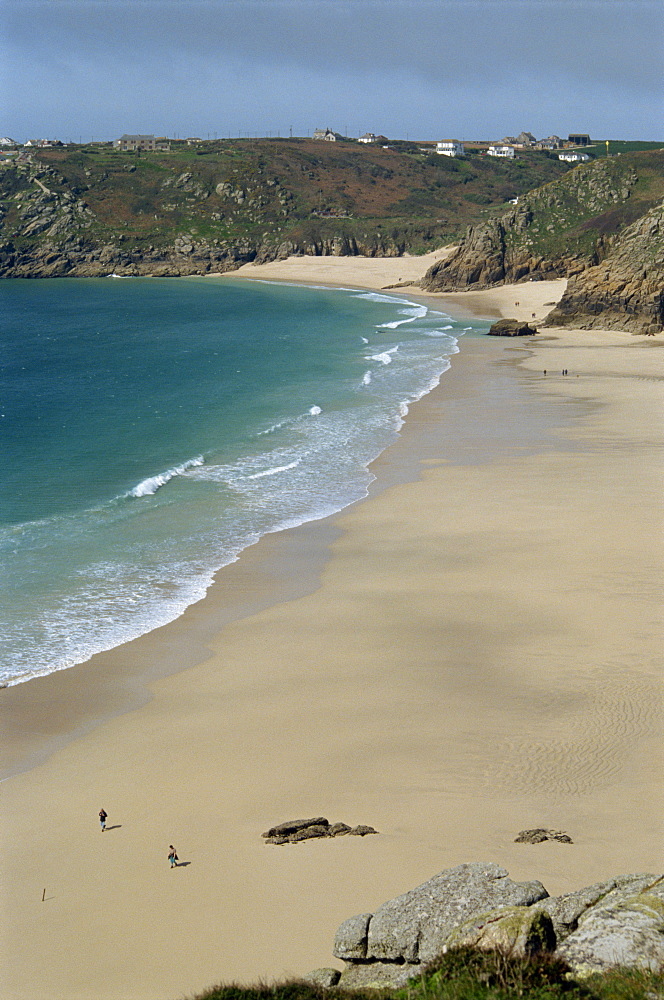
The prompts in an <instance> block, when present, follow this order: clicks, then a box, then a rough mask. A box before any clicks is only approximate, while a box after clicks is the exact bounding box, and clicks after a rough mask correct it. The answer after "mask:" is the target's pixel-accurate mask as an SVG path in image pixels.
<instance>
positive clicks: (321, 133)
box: [314, 128, 337, 142]
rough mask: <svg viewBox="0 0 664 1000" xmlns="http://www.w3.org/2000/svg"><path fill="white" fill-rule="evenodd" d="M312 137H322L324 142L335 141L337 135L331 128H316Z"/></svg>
mask: <svg viewBox="0 0 664 1000" xmlns="http://www.w3.org/2000/svg"><path fill="white" fill-rule="evenodd" d="M314 139H323V140H325V142H336V141H337V137H336V135H335V133H334V132H333V131H332V129H331V128H317V129H315V131H314Z"/></svg>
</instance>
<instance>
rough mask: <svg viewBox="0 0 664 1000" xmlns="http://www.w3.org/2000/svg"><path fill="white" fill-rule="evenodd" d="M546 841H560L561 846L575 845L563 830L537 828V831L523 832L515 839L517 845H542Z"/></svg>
mask: <svg viewBox="0 0 664 1000" xmlns="http://www.w3.org/2000/svg"><path fill="white" fill-rule="evenodd" d="M545 840H558V841H559V842H560V843H561V844H573V843H574V841H573V840H572V838H571V837H570V836H569V835H568V834H566V833H564V832H563V831H562V830H544V829H543V828H542V827H537V828H536V829H535V830H522V831H521V833H520V834H519V835H518V836H517V837H515V838H514V843H515V844H542V843H543V842H544V841H545Z"/></svg>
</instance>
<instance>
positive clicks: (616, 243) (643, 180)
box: [422, 152, 664, 333]
mask: <svg viewBox="0 0 664 1000" xmlns="http://www.w3.org/2000/svg"><path fill="white" fill-rule="evenodd" d="M662 167H664V154H662V153H661V152H658V153H649V154H646V155H645V156H644V157H642V158H640V157H639V156H634V157H632V158H628V157H615V158H614V159H608V160H597V161H595V162H594V163H588V164H584V165H582V166H580V167H577V168H576V169H574V170H573V171H571V172H570V173H569V174H568V175H566V176H565V177H563V178H561V179H560V180H558V181H555V182H553V183H550V184H547V185H545V186H543V187H541V188H538V189H536V190H534V191H531V192H530V193H529V194H527V195H526V196H525V197H524V198H523V199H521V200H520V202H519V204H518V205H517V206H516V207H514V208H513V209H511V210H510V211H509V212H508V213H506V214H505V215H503V216H502V217H500V218H497V219H491V220H489V221H487V222H486V223H484V224H483V225H480V226H471V227H470V228H469V230H468V232H467V233H466V235H465V237H464V239H463V240H462V241H461V243H460V245H459V247H458V249H457V250H456V252H455V253H454V254H452V255H451V256H450V257H448V258H447V259H445V260H443V261H441V262H440V263H437V264H435V265H434V266H433V267H432V268H430V269H429V271H428V272H427V274H426V276H425V278H424V280H423V282H422V288H423V289H425V290H426V291H432V292H451V291H458V290H459V289H461V290H463V289H483V288H491V287H493V286H495V285H500V284H507V283H513V282H520V281H533V280H540V279H547V278H556V277H566V278H568V279H569V285H568V289H567V292H566V294H565V296H564V298H563V300H562V301H561V302H560V303H559V304H558V306H557V308H556V309H555V310H554V311H553V312H552V313H551V314H550V315H549V317H548V318H547V321H546V322H547V323H548V325H559V326H560V325H568V326H575V327H580V328H582V329H586V328H591V327H600V328H603V329H620V330H626V331H629V332H634V333H658V332H661V331H662V329H664V225H663V222H662V219H663V213H664V202H662V201H661V196H662V193H664V192H663V190H662V188H663V187H664V182H663V178H664V171H663V170H662Z"/></svg>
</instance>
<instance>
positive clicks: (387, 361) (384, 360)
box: [365, 344, 399, 365]
mask: <svg viewBox="0 0 664 1000" xmlns="http://www.w3.org/2000/svg"><path fill="white" fill-rule="evenodd" d="M398 350H399V345H398V344H397V346H396V347H390V349H389V351H383V352H382V353H381V354H370V355H369V357H367V358H366V359H365V360H366V361H379V362H380V363H381V365H391V364H392V355H393V354H396V352H397V351H398Z"/></svg>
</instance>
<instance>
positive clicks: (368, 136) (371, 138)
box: [357, 132, 378, 143]
mask: <svg viewBox="0 0 664 1000" xmlns="http://www.w3.org/2000/svg"><path fill="white" fill-rule="evenodd" d="M357 141H358V142H367V143H369V142H378V136H377V135H374V134H373V132H365V133H364V135H361V136H360V138H359V139H358V140H357Z"/></svg>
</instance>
